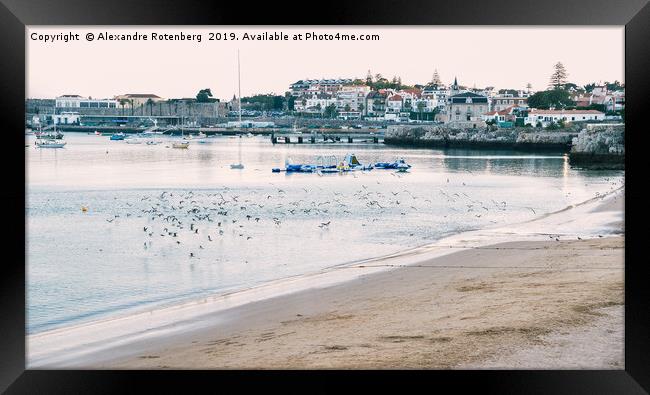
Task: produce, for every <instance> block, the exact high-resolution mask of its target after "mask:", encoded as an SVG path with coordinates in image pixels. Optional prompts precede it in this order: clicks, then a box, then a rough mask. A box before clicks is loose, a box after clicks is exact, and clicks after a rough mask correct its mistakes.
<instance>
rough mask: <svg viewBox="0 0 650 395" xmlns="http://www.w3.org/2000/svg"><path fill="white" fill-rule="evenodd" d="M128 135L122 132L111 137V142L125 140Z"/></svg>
mask: <svg viewBox="0 0 650 395" xmlns="http://www.w3.org/2000/svg"><path fill="white" fill-rule="evenodd" d="M125 138H126V135H125V134H124V133H122V132H120V133H115V134H113V135H111V140H124V139H125Z"/></svg>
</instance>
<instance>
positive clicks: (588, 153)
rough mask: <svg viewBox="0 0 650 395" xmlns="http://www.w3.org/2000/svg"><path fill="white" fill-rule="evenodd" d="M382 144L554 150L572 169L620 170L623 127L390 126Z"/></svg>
mask: <svg viewBox="0 0 650 395" xmlns="http://www.w3.org/2000/svg"><path fill="white" fill-rule="evenodd" d="M384 143H385V144H390V145H400V146H410V147H430V148H490V149H499V148H503V149H519V150H529V151H540V150H554V151H562V152H568V153H569V159H570V163H571V165H573V166H576V167H584V168H590V169H624V166H625V125H623V124H571V125H568V126H567V127H565V128H562V129H556V130H547V129H543V128H531V127H517V128H511V129H499V128H496V127H494V126H488V127H485V128H476V129H462V128H453V127H448V126H445V125H417V126H412V125H393V126H389V127H388V129H387V130H386V134H385V138H384Z"/></svg>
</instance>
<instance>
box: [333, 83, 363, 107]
mask: <svg viewBox="0 0 650 395" xmlns="http://www.w3.org/2000/svg"><path fill="white" fill-rule="evenodd" d="M369 93H370V87H369V86H367V85H347V86H343V87H342V88H341V89H340V90H339V91H338V92H336V107H337V108H338V109H339V111H341V110H344V111H358V112H361V111H362V110H363V109H364V108H365V104H366V96H368V94H369ZM346 107H347V110H346Z"/></svg>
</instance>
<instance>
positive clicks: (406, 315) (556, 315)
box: [96, 197, 624, 369]
mask: <svg viewBox="0 0 650 395" xmlns="http://www.w3.org/2000/svg"><path fill="white" fill-rule="evenodd" d="M622 206H623V199H622V197H620V198H617V199H609V200H607V201H605V202H602V203H600V204H599V205H598V206H597V208H596V209H594V210H593V211H594V212H606V211H619V212H620V211H622ZM615 225H617V226H621V224H620V223H618V224H615ZM562 239H564V237H561V238H559V241H558V240H555V238H551V237H549V238H548V241H514V242H505V243H499V244H495V245H490V246H485V247H476V248H471V249H468V250H464V251H459V252H455V253H452V254H450V255H445V256H442V257H437V258H433V259H430V260H426V261H423V262H420V263H419V264H416V265H409V266H406V267H399V268H396V269H393V270H390V271H385V272H382V273H374V274H370V275H367V276H362V277H361V278H359V279H357V280H354V281H350V282H346V283H343V284H340V285H335V286H329V287H326V288H321V289H314V290H307V291H302V292H298V293H295V294H290V295H285V296H281V297H277V298H272V299H268V300H264V301H260V302H256V303H252V304H249V305H246V306H243V307H242V308H240V309H238V310H237V319H235V320H230V321H228V322H225V323H224V324H223V325H216V326H214V327H211V328H207V329H203V330H200V331H196V332H195V333H192V334H190V335H189V336H187V337H185V338H184V339H182V340H180V339H178V338H175V339H174V340H170V341H169V344H168V345H166V346H164V347H160V346H158V347H157V348H152V349H149V350H147V352H142V353H140V354H139V355H137V356H135V357H130V358H126V359H122V360H117V361H112V362H110V363H107V364H100V365H98V366H96V367H99V368H128V369H131V368H135V369H149V368H153V369H160V368H180V369H183V368H187V369H212V368H245V369H259V368H261V369H275V368H279V369H303V368H343V369H348V368H355V369H356V368H370V369H375V368H380V369H393V368H397V369H399V368H415V369H420V368H425V369H429V368H433V369H440V368H441V369H449V368H452V369H454V368H458V369H463V368H472V369H473V368H497V369H498V368H521V369H529V368H533V369H536V368H537V369H548V368H555V369H570V368H591V369H623V368H624V355H623V350H624V347H623V327H624V325H623V306H624V283H623V280H624V266H623V264H624V262H623V257H624V237H623V236H622V235H619V236H609V237H594V238H590V239H581V240H578V239H577V237H574V238H573V240H562Z"/></svg>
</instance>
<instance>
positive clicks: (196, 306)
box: [27, 190, 623, 368]
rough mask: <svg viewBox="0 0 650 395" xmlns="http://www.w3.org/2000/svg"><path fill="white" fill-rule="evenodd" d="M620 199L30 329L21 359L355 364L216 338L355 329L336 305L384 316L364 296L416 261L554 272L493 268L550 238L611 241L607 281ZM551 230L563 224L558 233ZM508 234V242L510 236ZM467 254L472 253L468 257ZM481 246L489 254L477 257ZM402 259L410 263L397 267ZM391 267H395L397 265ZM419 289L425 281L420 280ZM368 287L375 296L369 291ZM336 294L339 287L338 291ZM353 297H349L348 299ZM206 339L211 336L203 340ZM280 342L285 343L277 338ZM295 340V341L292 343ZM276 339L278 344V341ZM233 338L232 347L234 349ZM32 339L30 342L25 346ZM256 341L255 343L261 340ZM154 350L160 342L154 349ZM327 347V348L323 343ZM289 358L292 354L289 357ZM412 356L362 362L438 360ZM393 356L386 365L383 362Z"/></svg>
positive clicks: (40, 362) (42, 363) (467, 269)
mask: <svg viewBox="0 0 650 395" xmlns="http://www.w3.org/2000/svg"><path fill="white" fill-rule="evenodd" d="M603 200H606V201H603ZM622 200H623V191H622V190H618V191H616V192H614V193H612V194H609V195H607V196H602V197H599V198H596V199H591V200H590V201H588V202H586V203H584V204H581V205H576V206H575V207H572V208H568V209H567V210H565V211H564V212H562V213H561V214H559V215H554V214H549V215H546V216H542V217H540V218H538V219H535V220H532V221H529V222H527V223H523V224H515V225H512V226H508V227H502V228H498V229H486V230H481V231H474V232H466V233H463V234H459V235H454V236H451V237H448V238H445V239H443V240H441V241H440V242H438V243H435V244H434V245H431V246H426V247H421V248H416V249H414V250H409V251H407V252H404V253H400V254H393V255H390V256H387V257H382V258H376V259H372V260H368V261H364V262H362V263H356V264H351V265H350V264H348V265H342V266H338V267H334V268H330V269H329V270H328V271H324V272H322V273H318V274H315V275H309V276H296V277H295V278H290V279H284V280H281V281H277V282H274V283H271V284H267V285H263V286H261V287H256V288H253V289H249V290H245V291H241V292H236V293H232V294H228V295H218V296H214V297H209V298H203V299H202V300H199V301H194V302H191V303H184V304H182V305H178V306H173V307H169V308H163V309H159V310H152V311H148V312H145V313H140V314H135V315H131V316H125V317H119V318H111V319H107V320H102V321H98V322H93V323H88V324H82V325H78V326H75V327H69V328H62V329H59V330H52V331H48V332H44V333H40V334H37V335H33V336H29V337H28V339H27V342H28V353H29V355H28V366H29V367H48V366H56V367H75V366H77V367H90V368H93V367H100V368H101V367H111V368H129V367H145V368H146V367H154V368H155V367H186V368H188V367H201V368H220V367H248V368H260V367H261V368H264V367H285V368H301V367H311V366H315V367H361V366H362V365H359V364H355V363H353V362H349V361H348V362H345V363H344V362H343V360H345V358H343V360H341V358H338V356H337V358H334V359H333V360H331V361H330V362H329V363H331V365H318V364H317V365H312V364H310V363H309V359H308V358H307V359H305V358H303V359H302V361H303V362H302V363H303V364H302V365H301V364H300V362H298V361H299V360H295V361H294V362H295V363H296V364H295V365H287V364H281V363H278V361H275V362H274V361H271V360H268V361H267V362H268V363H267V364H265V363H263V361H264V360H263V359H260V358H259V357H256V356H254V355H248V357H246V355H247V354H246V353H245V352H241V350H240V354H237V353H235V354H232V353H233V352H234V351H232V349H233V348H232V347H230V346H231V345H232V344H227V343H232V342H233V341H232V340H224V341H221V340H222V339H223V338H225V336H229V335H228V334H230V335H232V336H240V337H241V336H242V333H244V332H247V333H248V332H251V331H254V330H255V329H254V328H261V329H260V330H262V329H264V328H266V327H269V325H270V326H271V327H272V328H275V329H277V328H276V327H275V326H273V324H275V325H276V326H277V325H280V327H281V326H282V325H284V324H282V322H284V321H287V320H290V321H293V320H295V321H298V323H300V322H302V321H305V322H306V324H305V322H302V323H301V324H300V325H298V326H299V327H300V328H302V329H298V330H296V331H294V332H295V333H296V334H298V335H299V334H301V333H302V334H304V331H305V328H307V327H309V325H310V323H311V324H312V326H313V327H312V328H311V329H310V331H313V330H314V329H318V328H320V327H321V326H322V327H323V328H327V327H328V325H329V324H328V325H315V326H314V325H313V323H315V322H321V323H329V322H338V321H341V322H344V323H345V322H347V323H349V324H347V326H346V325H342V328H339V329H336V328H334V329H332V328H330V329H332V330H333V331H334V332H336V331H337V330H338V331H341V330H345V328H348V329H350V328H354V329H355V332H356V331H358V328H359V325H361V327H365V326H367V325H368V320H367V319H368V317H366V319H364V320H361V322H358V320H357V319H354V320H353V319H352V317H348V316H349V315H351V314H347V313H346V314H341V313H340V311H342V309H344V308H347V306H346V305H348V306H353V307H354V308H357V309H358V308H361V307H363V306H366V308H367V310H369V311H376V312H377V313H376V314H378V315H379V316H380V317H381V316H384V318H386V316H385V314H384V313H381V312H382V309H381V307H379V306H377V305H373V303H372V301H373V300H376V299H378V298H380V296H381V295H380V294H378V293H377V292H380V293H382V292H383V291H382V290H398V289H401V288H400V286H402V287H403V283H402V284H401V285H400V283H399V282H397V283H396V281H395V280H394V279H395V278H396V276H397V277H399V278H406V277H408V276H412V274H408V273H406V272H408V271H411V273H416V272H417V271H418V270H425V272H422V273H418V274H417V275H416V276H415V277H412V278H411V279H412V280H413V281H419V279H420V278H422V279H423V280H422V281H425V280H426V281H429V280H431V278H430V277H428V276H426V275H425V273H427V271H428V272H430V267H431V266H430V265H433V266H435V267H437V268H438V269H440V270H443V269H444V270H443V271H445V272H448V273H446V274H445V276H447V281H446V282H442V283H438V285H439V286H444V287H447V288H448V287H449V286H450V284H452V283H454V281H455V280H456V278H455V277H454V276H455V275H454V274H453V273H464V275H466V276H469V277H468V279H471V278H473V276H474V277H475V276H478V277H477V278H479V277H480V278H483V277H485V276H488V273H492V274H493V273H500V272H503V275H507V276H511V275H513V273H511V272H512V271H513V270H515V272H516V271H517V270H535V271H539V270H540V269H541V271H542V272H544V273H545V272H549V273H554V275H556V276H557V275H558V273H561V272H562V270H560V271H558V270H556V269H558V268H554V267H552V266H553V265H552V264H550V263H549V262H542V263H540V264H539V265H538V266H530V265H528V266H527V264H524V265H523V266H527V268H523V266H522V265H521V262H520V263H518V264H516V265H514V266H513V265H512V264H511V265H510V266H508V265H506V266H507V267H500V266H499V265H498V263H499V262H502V261H504V260H506V261H507V260H508V259H511V260H512V259H515V260H516V259H518V257H521V256H523V255H524V253H523V252H522V251H526V253H525V254H533V255H534V256H531V257H530V258H531V259H533V258H534V259H544V257H545V256H546V255H547V254H549V253H551V252H553V253H554V251H555V250H556V249H554V248H553V247H555V246H557V245H565V244H566V243H569V244H567V247H566V248H567V250H566V251H571V254H574V255H575V250H576V249H579V250H581V251H582V250H583V249H582V247H584V246H585V245H586V244H584V243H592V244H588V247H589V248H587V249H586V250H584V251H587V252H591V251H600V249H601V248H603V245H601V244H602V243H605V245H604V246H605V248H609V249H607V250H606V251H610V250H611V251H617V252H619V253H620V254H619V255H620V256H621V259H620V264H619V265H618V266H616V267H612V268H609V269H605V270H604V272H608V273H610V275H609V276H610V277H611V276H613V277H611V278H609V277H608V281H610V282H612V281H613V282H612V284H615V283H616V281H614V280H612V278H615V277H616V275H619V274H620V276H622V273H623V266H622V238H621V237H618V236H614V237H605V238H599V237H598V234H600V233H602V234H607V233H608V232H609V233H611V234H619V233H621V228H622V226H621V225H622V224H621V223H620V220H621V214H622V204H623V201H622ZM603 208H604V209H603ZM586 213H592V214H590V215H589V216H584V215H583V214H586ZM531 224H532V225H531ZM558 227H559V228H558ZM558 231H561V232H560V233H557V232H558ZM551 234H553V235H557V236H559V237H560V238H563V237H567V238H569V237H570V238H571V240H572V241H564V240H563V241H560V242H556V241H555V240H553V241H548V240H549V235H551ZM602 234H601V236H602ZM575 235H582V238H583V240H580V241H578V240H577V239H576V236H575ZM506 241H507V244H506V245H504V244H503V243H504V242H506ZM512 243H515V244H514V245H511V244H512ZM530 243H533V244H530ZM534 243H538V244H534ZM558 243H559V244H558ZM607 243H610V244H607ZM611 243H614V244H611ZM617 243H618V244H617ZM488 246H492V247H488ZM551 246H552V247H551ZM608 246H609V247H608ZM560 250H563V249H560ZM508 251H510V252H513V251H514V253H513V254H512V256H509V257H508V256H507V254H508ZM566 251H565V252H566ZM476 253H478V254H479V256H472V255H471V254H476ZM463 254H465V255H463ZM467 254H470V255H469V256H468V255H467ZM480 254H488V255H485V256H482V255H480ZM490 254H492V255H490ZM535 254H536V255H535ZM470 257H472V258H471V259H472V260H475V259H481V262H483V263H482V264H481V265H478V266H477V265H467V264H464V261H466V260H467V259H470ZM607 259H610V260H611V259H612V257H611V256H608V257H607ZM524 263H525V262H524ZM610 263H611V262H610ZM571 264H573V263H571ZM608 264H609V263H608ZM404 266H406V267H407V268H408V269H407V268H404ZM484 266H485V267H484ZM396 267H397V269H395V268H396ZM427 268H429V269H427ZM337 269H341V270H337ZM391 269H392V270H391ZM565 269H566V268H565ZM575 269H576V270H578V271H577V272H576V273H578V272H580V271H582V272H584V268H581V267H580V266H579V265H578V266H576V267H575ZM404 271H406V272H404ZM599 271H600V269H599V270H596V272H599ZM517 273H518V275H520V274H521V273H520V272H517ZM583 274H584V273H583ZM436 278H438V277H436ZM522 278H526V277H522ZM621 278H622V277H621ZM482 281H483V280H482ZM484 281H487V280H484ZM490 281H493V280H490ZM464 286H465V285H459V286H458V287H464ZM466 286H468V287H470V288H471V287H472V285H471V284H468V285H466ZM407 288H408V287H407ZM423 288H425V289H426V287H423ZM358 289H366V294H365V295H363V294H362V295H359V296H358V297H356V298H355V297H353V296H354V295H353V293H354V292H358V291H356V290H358ZM491 289H495V287H494V286H493V287H492V288H491ZM605 289H606V290H608V292H609V294H608V295H609V296H608V297H607V298H605V299H607V300H604V301H603V302H602V303H606V304H607V303H617V301H618V299H617V298H618V296H616V295H617V292H619V291H620V292H622V291H621V290H622V285H621V286H620V287H618V286H614V288H612V289H609V288H607V287H605ZM333 290H335V291H336V292H334V291H333ZM601 291H602V290H601ZM333 292H334V293H333ZM373 292H374V296H372V295H373ZM402 292H404V293H405V294H408V290H407V289H402ZM593 292H594V294H593V295H592V294H590V293H589V292H587V291H584V292H583V293H584V295H585V296H589V298H588V299H589V300H595V299H594V298H596V296H597V295H598V292H596V291H595V290H593ZM337 293H338V295H339V296H337ZM473 293H474V291H473V290H472V292H470V293H469V294H463V295H470V294H473ZM348 294H349V295H350V296H351V297H350V298H348V297H344V296H343V295H348ZM551 294H552V292H551ZM410 296H411V298H409V297H406V298H402V299H404V300H401V303H402V304H403V305H404V306H410V305H409V303H408V302H409V299H414V298H413V297H414V295H410ZM415 299H417V298H415ZM443 299H444V297H443V298H442V299H441V300H440V301H439V302H440V303H442V302H443V301H444V300H443ZM352 300H354V301H355V302H351V301H352ZM479 300H480V298H479ZM296 303H298V305H296ZM300 303H302V304H300ZM621 303H622V302H621ZM292 305H293V306H294V307H296V308H297V307H300V308H299V309H298V310H301V311H302V312H301V313H295V309H292V308H291V307H290V306H292ZM447 307H449V306H447ZM582 308H583V309H586V310H585V311H587V313H585V314H586V318H584V319H583V320H581V321H580V322H581V323H586V322H588V319H587V318H589V317H590V313H589V312H591V310H592V308H591V307H589V306H587V307H584V306H583V307H582ZM594 308H596V307H594ZM416 310H417V309H416ZM337 311H338V313H337ZM380 313H381V314H380ZM461 313H462V312H461ZM296 314H300V316H296ZM352 316H354V317H357V316H359V315H358V314H356V315H355V314H352ZM391 316H393V315H390V314H389V315H388V317H391ZM426 316H427V315H426V314H415V315H413V314H412V315H411V316H410V318H411V319H408V317H406V318H403V319H402V320H401V321H400V322H403V321H404V320H406V322H408V321H409V320H410V321H413V318H414V317H426ZM296 317H298V318H299V319H297V320H296ZM318 317H320V318H318ZM323 317H324V318H323ZM328 317H329V318H328ZM341 317H348V318H341ZM291 318H293V320H291ZM384 321H385V320H384ZM384 324H385V323H384ZM305 325H307V326H305ZM621 326H622V323H621ZM314 327H315V328H314ZM278 328H279V327H278ZM270 332H274V333H275V331H274V330H268V331H267V332H258V334H261V333H270ZM308 332H309V331H308ZM506 332H507V333H511V334H512V333H516V334H518V335H517V336H514V337H515V338H517V337H521V336H520V335H521V333H520V332H518V330H515V332H508V331H506ZM524 332H525V330H524ZM296 334H286V335H283V336H281V337H282V338H283V339H284V340H282V341H284V342H290V341H291V339H294V340H295V336H298V335H296ZM533 334H534V335H535V336H538V335H543V334H548V333H547V332H546V331H544V330H541V332H537V331H536V330H535V331H533ZM314 336H316V335H314ZM386 336H402V335H386ZM408 336H415V337H413V339H422V338H421V337H418V336H425V335H421V334H416V335H408ZM266 337H269V339H266V340H264V341H263V342H264V344H267V345H271V344H274V343H275V342H277V341H278V340H273V341H271V340H272V339H275V337H277V336H272V335H268V336H266ZM443 337H445V336H443ZM447 337H448V336H447ZM496 337H499V336H496ZM508 337H513V336H508ZM208 338H210V339H209V340H206V339H208ZM316 338H317V337H316ZM425 338H426V336H425ZM215 339H216V340H215ZM256 339H257V338H256ZM249 340H250V339H249ZM397 340H399V339H397ZM402 340H403V339H402ZM432 341H433V340H432ZM210 342H216V343H214V344H212V345H209V344H207V343H210ZM259 343H260V342H258V341H257V340H256V341H250V342H249V343H246V344H247V345H248V346H246V345H245V346H237V347H244V349H247V348H250V347H252V345H253V344H259ZM397 343H403V341H398V342H397ZM442 343H453V342H452V341H447V340H442V341H441V344H442ZM220 344H221V346H224V345H225V346H227V347H225V346H224V347H221V346H219V345H220ZM233 344H237V342H234V343H233ZM282 344H284V346H286V344H285V343H282ZM296 344H301V343H300V342H296ZM364 344H365V343H364ZM249 346H250V347H249ZM275 346H278V344H276V345H275ZM284 346H279V347H284ZM303 346H305V347H304V350H305V352H307V350H310V347H308V346H307V345H304V344H303ZM420 346H421V345H420ZM197 347H201V349H202V350H205V349H206V347H207V348H210V347H211V348H212V349H216V350H217V351H216V353H217V354H218V355H222V356H223V355H227V356H228V357H227V358H225V359H224V360H222V363H219V360H217V359H214V355H215V354H214V353H212V354H206V355H211V357H210V358H207V359H206V358H198V356H201V355H203V354H205V353H204V352H202V351H200V350H198V349H197ZM237 347H235V349H236V348H237ZM324 347H325V348H326V350H329V349H327V347H329V346H327V345H326V346H324ZM331 347H334V349H333V350H331V351H337V350H338V351H346V350H350V349H351V348H350V347H348V346H345V345H343V346H341V347H345V350H343V349H339V348H340V347H338V346H337V344H334V346H331ZM337 347H338V348H337ZM30 348H32V349H34V350H37V351H34V352H29V349H30ZM253 348H255V347H253ZM108 349H110V353H107V352H105V351H107V350H108ZM255 349H257V350H258V351H259V348H255ZM368 349H369V350H371V349H372V347H369V348H368ZM160 350H168V351H163V352H159V351H160ZM170 350H173V351H170ZM224 350H230V351H224ZM267 351H268V350H267ZM369 352H370V351H369ZM188 353H189V354H188ZM107 354H108V355H107ZM271 354H273V355H278V358H281V356H280V355H279V354H277V353H274V352H271ZM316 354H317V355H318V354H319V353H316ZM327 354H328V355H329V352H328V353H327ZM333 354H341V355H348V357H349V354H350V352H349V351H346V352H344V353H333ZM147 355H150V356H151V355H154V356H156V357H155V358H154V357H152V358H145V357H143V356H147ZM237 355H240V358H239V359H237V358H236V356H237ZM354 355H356V358H360V357H359V356H360V355H364V354H363V353H361V354H359V353H356V354H354ZM339 356H340V355H339ZM346 358H347V357H346ZM365 358H366V357H365V356H364V357H362V358H360V359H365ZM290 359H291V360H294V358H293V357H292V358H290ZM316 360H318V361H326V360H329V359H328V358H323V356H322V355H320V356H319V357H318V358H316ZM163 361H167V362H163ZM190 361H192V362H190ZM228 361H230V362H228ZM237 361H239V362H237ZM285 361H286V360H285ZM336 361H338V362H336ZM391 361H392V362H391ZM449 361H451V359H449V360H448V362H449ZM411 362H413V361H411ZM411 362H408V361H407V362H405V363H395V360H393V359H391V358H384V359H383V362H381V363H380V362H377V363H376V364H374V365H370V367H402V366H413V367H436V366H438V365H431V364H430V363H424V362H422V361H421V362H420V363H415V364H413V365H412V364H411ZM247 363H248V365H247ZM255 363H257V365H255ZM323 363H325V362H323ZM391 363H392V364H393V365H391ZM458 363H460V362H458ZM454 366H456V365H454V364H453V363H451V364H446V365H444V366H442V367H454Z"/></svg>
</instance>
